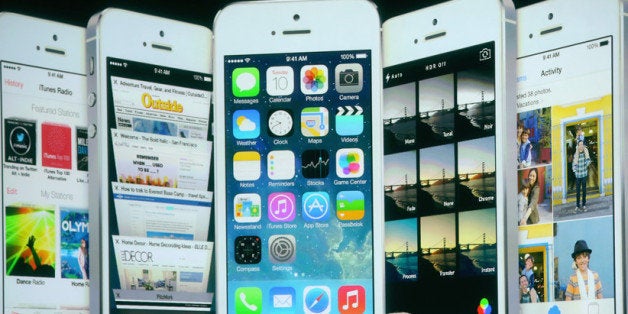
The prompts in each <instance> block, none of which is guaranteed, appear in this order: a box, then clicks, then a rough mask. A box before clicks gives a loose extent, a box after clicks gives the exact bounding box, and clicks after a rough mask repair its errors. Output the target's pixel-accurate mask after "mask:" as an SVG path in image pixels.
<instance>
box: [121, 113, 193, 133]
mask: <svg viewBox="0 0 628 314" xmlns="http://www.w3.org/2000/svg"><path fill="white" fill-rule="evenodd" d="M177 130H178V128H177V125H176V124H175V123H173V122H165V121H158V120H150V119H145V118H138V117H133V131H135V132H142V133H151V134H159V135H166V136H178V133H177ZM181 137H185V136H181Z"/></svg>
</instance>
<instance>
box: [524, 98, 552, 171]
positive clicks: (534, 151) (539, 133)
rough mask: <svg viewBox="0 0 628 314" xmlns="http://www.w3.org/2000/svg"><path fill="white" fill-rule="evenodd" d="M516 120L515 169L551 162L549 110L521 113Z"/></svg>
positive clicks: (542, 109)
mask: <svg viewBox="0 0 628 314" xmlns="http://www.w3.org/2000/svg"><path fill="white" fill-rule="evenodd" d="M517 118H518V120H517V148H518V150H517V167H518V168H519V169H523V168H528V167H534V166H537V165H546V164H550V163H551V162H552V145H551V139H552V136H551V135H552V126H551V122H552V120H551V119H552V118H551V110H550V108H541V109H536V110H532V111H527V112H522V113H520V114H519V115H518V117H517Z"/></svg>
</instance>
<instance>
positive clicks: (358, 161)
mask: <svg viewBox="0 0 628 314" xmlns="http://www.w3.org/2000/svg"><path fill="white" fill-rule="evenodd" d="M363 174H364V152H362V150H361V149H359V148H342V149H339V150H338V151H337V152H336V175H338V176H339V177H341V178H357V177H361V176H362V175H363Z"/></svg>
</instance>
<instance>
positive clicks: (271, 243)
mask: <svg viewBox="0 0 628 314" xmlns="http://www.w3.org/2000/svg"><path fill="white" fill-rule="evenodd" d="M268 251H269V252H270V261H271V262H273V263H290V262H292V261H294V259H295V258H296V255H297V254H296V251H297V242H296V240H295V239H294V236H292V235H289V234H280V235H273V236H270V239H269V240H268Z"/></svg>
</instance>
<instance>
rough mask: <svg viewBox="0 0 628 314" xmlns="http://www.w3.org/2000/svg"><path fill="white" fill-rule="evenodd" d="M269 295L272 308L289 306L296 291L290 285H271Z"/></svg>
mask: <svg viewBox="0 0 628 314" xmlns="http://www.w3.org/2000/svg"><path fill="white" fill-rule="evenodd" d="M270 295H271V298H272V302H273V307H274V308H284V309H285V308H291V307H292V304H293V300H294V298H295V297H296V292H295V291H294V288H292V287H273V288H271V289H270Z"/></svg>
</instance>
